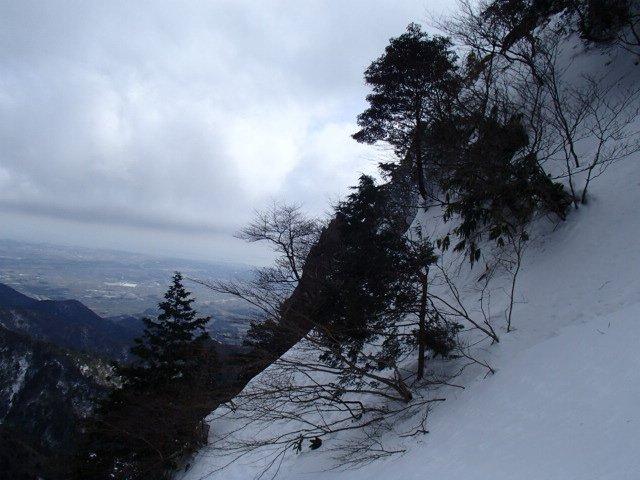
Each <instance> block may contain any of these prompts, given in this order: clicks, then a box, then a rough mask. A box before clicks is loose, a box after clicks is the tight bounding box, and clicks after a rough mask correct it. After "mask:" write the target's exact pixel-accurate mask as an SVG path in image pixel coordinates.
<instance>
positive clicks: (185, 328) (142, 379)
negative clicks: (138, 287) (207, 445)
mask: <svg viewBox="0 0 640 480" xmlns="http://www.w3.org/2000/svg"><path fill="white" fill-rule="evenodd" d="M192 303H193V299H192V298H191V294H190V293H189V292H188V291H187V290H186V289H185V288H184V286H183V285H182V275H181V274H180V273H177V272H176V273H175V275H174V276H173V280H172V283H171V286H170V287H169V290H168V291H167V293H166V294H165V296H164V300H163V301H162V302H160V304H159V308H160V315H159V316H158V318H157V319H151V318H146V319H144V323H145V330H144V333H143V335H142V337H141V338H139V339H136V345H135V346H134V347H133V348H132V349H131V351H132V353H134V354H135V355H136V360H135V361H134V362H133V363H132V364H130V365H122V366H117V367H116V372H117V374H118V378H119V380H120V382H121V387H120V388H116V389H114V390H113V391H112V392H111V393H110V395H109V396H108V397H107V398H105V399H104V401H103V402H101V404H100V405H99V408H98V409H97V411H96V414H95V416H94V417H93V418H92V419H91V420H90V422H89V424H88V425H87V427H86V434H85V439H84V443H83V446H82V448H81V450H80V453H79V456H78V463H77V465H76V467H75V468H76V477H75V478H78V479H83V480H87V479H95V480H98V479H106V478H109V479H114V480H118V479H121V480H125V479H126V480H158V479H165V478H170V477H171V472H172V470H173V469H175V468H176V467H177V466H178V465H179V464H180V462H181V461H182V460H183V459H184V458H185V457H186V456H187V455H189V454H190V453H192V452H193V451H194V450H195V449H196V448H197V447H198V445H200V444H201V442H202V441H203V437H204V434H205V433H206V431H205V430H203V428H204V424H203V418H204V417H205V416H206V415H207V414H208V413H209V412H210V411H211V410H212V409H213V408H215V406H216V405H217V403H218V395H217V394H216V391H215V388H214V386H215V385H214V372H215V370H214V369H215V365H216V356H215V350H214V349H213V346H212V344H211V342H210V340H211V339H210V338H209V335H208V334H207V333H206V332H205V330H204V326H205V324H206V323H207V321H208V320H209V318H208V317H198V316H197V313H196V312H195V311H194V310H193V308H192V306H191V304H192Z"/></svg>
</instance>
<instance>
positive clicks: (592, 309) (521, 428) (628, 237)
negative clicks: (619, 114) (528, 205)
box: [184, 55, 640, 480]
mask: <svg viewBox="0 0 640 480" xmlns="http://www.w3.org/2000/svg"><path fill="white" fill-rule="evenodd" d="M591 61H592V62H595V63H598V64H599V65H604V64H605V62H604V59H602V58H598V57H597V55H596V57H595V59H594V57H592V59H591ZM627 63H628V62H627ZM625 68H627V67H626V66H625ZM638 69H640V67H632V68H630V69H629V70H628V71H627V75H628V78H627V80H628V81H630V82H633V81H638V80H639V79H640V73H639V72H638ZM634 77H635V78H634ZM591 192H592V195H591V199H590V202H589V204H588V205H585V206H582V207H581V208H580V210H578V211H572V212H571V213H570V215H569V218H568V220H567V221H566V222H563V223H560V224H559V225H555V224H550V223H548V222H546V221H541V222H539V224H538V225H536V228H535V231H534V235H533V236H532V241H531V244H530V246H529V248H528V251H527V253H526V256H525V259H524V265H523V270H522V272H521V274H520V277H519V279H518V282H519V287H518V292H519V293H518V295H517V300H518V303H517V305H516V307H515V313H514V326H515V331H513V332H511V333H506V332H505V331H504V330H502V331H501V332H500V338H501V341H500V343H499V344H496V345H493V346H487V348H486V349H485V350H483V352H482V353H483V358H484V359H486V360H487V361H488V362H490V364H491V365H492V366H493V367H494V368H495V369H496V373H495V374H494V375H489V376H485V374H486V371H484V370H482V369H480V368H475V369H474V368H471V369H469V370H467V371H466V372H465V373H464V374H463V375H462V376H461V377H460V378H458V379H457V380H456V383H459V384H462V385H464V386H465V388H464V389H459V388H446V389H443V390H442V391H441V392H439V393H438V395H439V396H440V394H442V396H444V397H446V402H443V403H439V404H437V406H435V407H434V408H433V410H432V412H431V413H430V416H429V421H428V422H429V423H428V429H429V432H430V433H429V434H427V435H424V436H421V437H415V436H414V437H411V438H404V439H400V438H398V436H397V435H396V436H393V438H392V434H391V433H390V434H389V437H390V438H389V441H390V442H392V443H393V445H394V446H396V447H400V448H402V449H405V450H406V452H405V453H404V454H401V455H397V456H395V457H390V458H387V459H384V460H378V461H376V462H373V463H370V464H368V465H365V466H363V467H361V468H359V469H349V470H340V469H338V470H332V468H333V467H334V466H335V464H334V463H333V462H332V460H331V457H330V455H329V454H327V452H326V451H324V450H323V448H320V449H318V450H315V451H305V452H302V453H300V454H298V455H295V454H292V455H290V456H288V457H287V458H285V460H284V462H283V464H282V466H281V468H280V470H279V473H278V477H277V478H280V479H283V480H303V479H309V480H325V479H326V480H329V479H331V480H347V479H348V480H382V479H385V480H386V479H403V480H410V479H428V478H440V479H447V480H456V479H460V480H487V479H492V480H501V479H505V480H506V479H510V480H511V479H544V480H549V479H558V480H571V479H575V480H590V479H594V480H595V479H598V480H624V479H628V480H632V479H639V478H640V454H639V451H640V348H639V347H638V345H639V344H640V239H639V236H640V210H639V208H640V156H639V155H637V154H636V155H634V156H633V157H631V158H628V159H626V160H624V161H622V162H619V163H617V164H615V165H613V166H611V167H610V168H609V169H608V170H607V172H606V173H605V175H603V176H601V177H600V178H598V179H597V180H596V181H595V183H593V186H592V191H591ZM495 310H496V312H498V311H500V305H496V309H495ZM215 428H216V426H215V425H214V428H213V431H212V434H213V435H215ZM261 464H262V461H261V460H260V459H259V455H256V456H255V457H248V458H245V459H243V460H241V461H238V462H236V463H235V464H233V465H231V466H230V467H228V468H227V469H225V470H222V471H219V472H214V470H215V469H216V467H217V466H219V465H220V459H219V458H218V455H217V454H216V451H215V449H205V450H204V451H202V452H201V453H200V454H199V455H198V457H197V458H196V459H195V461H194V462H193V465H192V466H191V468H190V469H189V471H188V472H187V474H186V475H185V477H184V478H185V479H189V480H194V479H204V478H209V479H225V480H236V479H237V480H248V479H250V478H253V477H254V476H255V475H256V474H258V473H259V472H260V470H261V469H260V465H261ZM212 472H213V473H212ZM267 478H269V477H267Z"/></svg>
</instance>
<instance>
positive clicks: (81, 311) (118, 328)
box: [0, 284, 140, 359]
mask: <svg viewBox="0 0 640 480" xmlns="http://www.w3.org/2000/svg"><path fill="white" fill-rule="evenodd" d="M132 318H133V317H132ZM138 322H139V321H138ZM135 325H136V324H135V321H134V320H129V321H128V322H126V325H124V324H123V323H116V322H112V321H109V320H107V319H104V318H102V317H100V316H98V315H97V314H96V313H94V312H93V311H92V310H90V309H89V308H87V307H86V306H85V305H83V304H82V303H80V302H78V301H77V300H36V299H33V298H30V297H28V296H26V295H23V294H21V293H20V292H18V291H16V290H14V289H13V288H11V287H9V286H7V285H4V284H0V326H3V327H4V328H6V329H7V330H11V331H14V332H20V333H24V334H26V335H28V336H30V337H32V338H34V339H37V340H42V341H46V342H50V343H52V344H54V345H57V346H59V347H63V348H70V349H73V350H79V351H86V352H92V353H96V354H98V355H101V356H105V357H109V358H113V359H123V358H126V356H127V354H128V351H129V348H130V346H131V344H132V342H133V339H134V338H135V337H136V336H138V335H139V333H140V329H139V328H136V327H135Z"/></svg>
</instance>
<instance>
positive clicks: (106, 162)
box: [0, 0, 450, 260]
mask: <svg viewBox="0 0 640 480" xmlns="http://www.w3.org/2000/svg"><path fill="white" fill-rule="evenodd" d="M449 3H450V2H448V1H446V0H441V1H440V2H439V4H438V3H436V4H434V5H430V7H431V8H434V9H438V10H442V9H444V8H446V6H447V5H448V4H449ZM425 16H426V11H425V5H424V3H423V2H421V1H409V0H406V1H396V2H388V1H383V0H369V1H360V0H352V1H349V2H344V1H342V2H340V1H320V0H317V1H313V0H310V1H300V0H290V1H286V0H281V1H278V0H273V1H260V2H256V1H249V0H247V1H242V0H216V1H192V2H178V1H174V2H171V1H135V2H130V1H126V2H125V1H117V0H113V1H109V2H102V1H95V2H91V1H80V0H77V1H47V2H41V1H27V0H21V1H20V2H14V1H11V0H2V1H0V220H2V221H3V225H4V227H3V231H0V237H1V236H12V235H13V236H17V235H20V232H24V231H26V230H25V228H23V227H24V225H21V224H20V223H21V222H28V223H29V225H30V227H29V232H30V235H32V236H42V238H41V240H43V241H49V240H51V238H49V237H55V238H56V239H60V238H62V239H63V240H65V239H66V241H67V242H68V243H88V242H93V243H96V242H97V243H98V244H99V243H100V239H101V238H102V237H104V234H103V233H104V231H105V229H108V228H110V226H113V225H120V226H122V227H126V228H128V229H130V230H127V231H128V234H127V235H125V236H123V237H122V238H121V240H120V243H121V245H116V246H118V247H126V246H127V245H132V248H133V246H135V245H138V247H136V248H138V249H140V248H142V249H144V248H146V247H145V245H147V246H150V247H149V248H154V249H158V250H163V251H167V252H168V253H172V254H180V253H183V254H185V255H189V256H194V255H197V256H208V257H210V258H216V257H218V258H228V259H239V258H242V259H243V260H251V259H247V258H246V257H245V255H246V251H243V250H242V248H243V247H242V245H240V244H238V243H236V242H235V241H234V240H233V238H232V236H231V233H232V232H233V231H234V230H236V229H237V228H238V227H239V226H240V225H241V224H242V223H244V222H245V221H246V220H247V219H248V218H249V217H250V215H251V212H252V210H253V209H254V208H259V207H260V206H261V205H262V204H263V203H264V202H266V201H268V200H269V199H271V198H279V199H284V200H296V201H301V202H303V203H304V204H305V206H306V207H307V208H308V209H309V210H310V211H312V212H314V213H321V212H323V211H325V210H326V209H327V207H328V205H329V201H330V200H332V199H335V198H337V197H338V196H339V195H341V194H343V193H344V192H345V191H346V187H347V186H348V185H350V184H352V183H353V182H354V181H355V179H356V178H357V176H358V174H359V172H360V171H362V170H370V169H371V168H372V167H373V162H372V161H371V160H372V158H375V157H376V155H377V154H376V152H375V150H372V149H370V148H365V147H363V146H361V145H358V144H356V143H355V142H353V141H352V140H351V139H350V138H349V134H350V133H352V132H353V131H354V130H355V125H354V122H355V116H356V114H357V113H358V112H359V111H360V110H361V109H362V108H363V106H364V103H363V99H364V95H365V93H366V91H365V89H364V87H363V85H362V71H363V69H364V68H365V67H366V65H367V64H368V63H369V62H370V61H371V60H372V59H373V58H375V57H376V56H377V55H379V53H380V52H381V50H382V48H384V45H385V44H386V41H387V39H388V38H389V37H390V36H392V35H396V34H398V33H400V32H401V31H402V30H403V28H404V27H405V26H406V24H407V23H408V22H409V21H415V20H421V19H424V18H425ZM3 212H4V213H3ZM3 215H4V218H3V217H2V216H3ZM27 217H32V218H30V219H29V220H27ZM38 217H39V218H47V221H46V222H44V221H42V222H41V224H42V228H41V229H38V224H37V222H35V221H34V220H33V218H38ZM56 220H59V222H58V223H59V225H58V226H56V225H57V223H56ZM69 221H71V222H76V223H78V224H81V225H82V231H83V232H85V234H83V235H82V238H72V237H71V235H72V234H77V231H79V230H77V229H70V228H68V222H69ZM25 224H26V223H25ZM78 228H80V227H78ZM56 229H59V231H56ZM66 231H68V232H69V236H68V237H65V232H66ZM73 232H76V233H73ZM158 232H165V233H166V235H159V234H158ZM194 235H197V236H200V237H202V236H207V235H208V236H209V237H210V238H209V241H208V242H203V240H202V238H199V239H198V241H197V242H195V241H194V242H193V245H196V244H197V245H199V247H198V248H197V249H196V250H195V251H189V250H190V249H191V248H192V247H191V246H192V242H191V240H192V239H193V236H194ZM88 239H90V240H88ZM114 242H115V243H118V241H117V240H113V241H112V243H114ZM154 242H155V245H154ZM160 244H161V245H160ZM110 246H112V245H110Z"/></svg>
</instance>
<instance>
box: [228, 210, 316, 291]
mask: <svg viewBox="0 0 640 480" xmlns="http://www.w3.org/2000/svg"><path fill="white" fill-rule="evenodd" d="M320 229H321V225H320V222H319V221H318V220H316V219H313V218H310V217H308V216H306V215H305V214H304V213H303V212H302V209H301V207H300V205H297V204H290V205H287V204H281V203H276V202H274V203H273V204H272V205H271V206H270V207H268V208H267V209H266V210H263V211H256V212H255V217H254V219H253V220H252V221H251V222H250V223H249V225H247V226H246V227H244V228H243V229H242V230H240V232H239V233H238V234H237V235H236V236H237V237H238V238H240V239H242V240H246V241H247V242H251V243H254V242H266V243H268V244H269V245H270V246H271V247H272V248H273V249H274V251H275V252H276V253H277V254H278V257H277V258H276V268H275V270H271V271H269V272H265V276H266V278H268V279H269V280H270V281H272V282H278V283H294V284H295V283H297V282H299V281H300V277H301V276H302V270H303V269H304V262H305V260H306V258H307V254H308V253H309V249H310V248H311V246H312V245H313V244H314V243H315V242H316V241H317V239H318V235H319V234H320Z"/></svg>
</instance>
